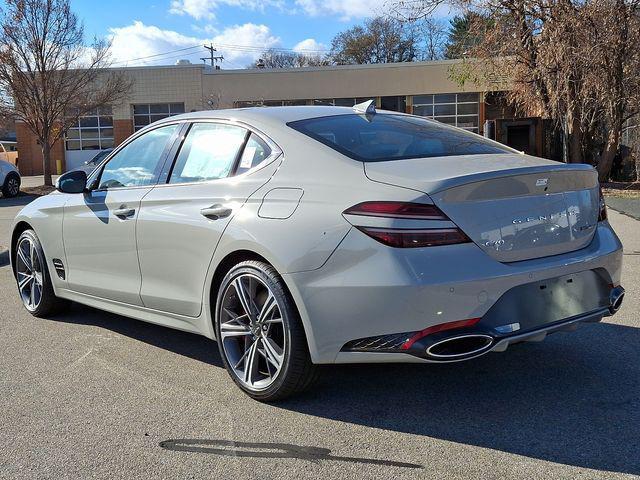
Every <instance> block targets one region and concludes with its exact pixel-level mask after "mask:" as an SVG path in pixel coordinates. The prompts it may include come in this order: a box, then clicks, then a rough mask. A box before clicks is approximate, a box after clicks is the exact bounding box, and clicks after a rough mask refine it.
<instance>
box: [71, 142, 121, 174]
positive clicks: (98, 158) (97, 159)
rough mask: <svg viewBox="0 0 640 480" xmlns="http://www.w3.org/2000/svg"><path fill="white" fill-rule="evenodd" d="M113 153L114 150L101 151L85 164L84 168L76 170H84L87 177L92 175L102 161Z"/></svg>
mask: <svg viewBox="0 0 640 480" xmlns="http://www.w3.org/2000/svg"><path fill="white" fill-rule="evenodd" d="M111 152H113V148H106V149H104V150H100V151H99V152H98V153H96V154H95V155H94V156H93V157H91V158H90V159H89V160H87V161H86V162H84V163H83V164H82V166H80V167H78V168H75V169H74V170H83V171H84V172H86V174H87V175H89V174H91V172H93V171H94V170H95V169H96V167H97V166H98V165H100V163H102V161H103V160H104V159H105V158H107V157H108V156H109V154H110V153H111Z"/></svg>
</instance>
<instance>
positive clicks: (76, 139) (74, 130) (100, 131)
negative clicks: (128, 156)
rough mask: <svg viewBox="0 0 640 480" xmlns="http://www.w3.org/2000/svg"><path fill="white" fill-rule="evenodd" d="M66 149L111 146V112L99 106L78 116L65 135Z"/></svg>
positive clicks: (92, 148) (94, 148)
mask: <svg viewBox="0 0 640 480" xmlns="http://www.w3.org/2000/svg"><path fill="white" fill-rule="evenodd" d="M65 148H66V149H67V150H104V149H106V148H113V112H112V110H111V107H100V108H97V109H95V110H93V111H92V112H89V113H87V114H86V115H83V116H81V117H80V118H78V122H77V123H76V124H74V125H72V126H71V128H69V130H67V133H66V135H65Z"/></svg>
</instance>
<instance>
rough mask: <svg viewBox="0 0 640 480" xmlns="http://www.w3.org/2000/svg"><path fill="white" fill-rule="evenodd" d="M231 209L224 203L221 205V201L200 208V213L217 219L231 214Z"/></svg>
mask: <svg viewBox="0 0 640 480" xmlns="http://www.w3.org/2000/svg"><path fill="white" fill-rule="evenodd" d="M231 211H232V210H231V209H230V208H227V207H225V206H224V205H220V204H219V203H218V204H216V205H211V206H210V207H209V208H203V209H202V210H200V214H202V215H203V216H205V217H207V218H209V219H211V220H217V219H219V218H225V217H228V216H229V215H231Z"/></svg>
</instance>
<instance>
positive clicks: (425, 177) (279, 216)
mask: <svg viewBox="0 0 640 480" xmlns="http://www.w3.org/2000/svg"><path fill="white" fill-rule="evenodd" d="M57 188H58V192H54V193H53V194H51V195H48V196H46V197H42V198H39V199H37V200H35V201H34V202H32V203H31V204H29V205H28V206H26V207H25V208H24V209H23V210H22V212H20V214H19V215H18V216H17V218H16V220H15V224H14V227H13V235H12V244H11V263H12V267H13V271H14V273H15V276H16V280H17V284H18V290H19V292H20V296H21V298H22V301H23V303H24V306H25V307H26V309H27V310H28V311H29V312H31V313H32V314H33V315H35V316H46V315H50V314H51V313H52V312H54V311H56V310H58V309H59V308H61V307H63V306H64V305H65V303H66V301H68V300H73V301H76V302H80V303H84V304H87V305H91V306H93V307H96V308H100V309H104V310H107V311H110V312H115V313H117V314H121V315H126V316H130V317H133V318H138V319H140V320H144V321H147V322H152V323H157V324H161V325H165V326H169V327H172V328H177V329H180V330H185V331H189V332H194V333H198V334H201V335H204V336H207V337H209V338H212V339H213V338H216V339H217V342H218V348H219V350H220V354H221V357H222V360H223V362H224V365H225V366H226V368H227V369H228V371H229V374H230V376H231V378H232V379H233V380H234V382H235V383H236V384H237V385H238V386H239V387H240V388H241V389H242V390H243V391H244V392H246V393H247V394H249V395H250V396H251V397H253V398H256V399H259V400H263V401H271V400H276V399H281V398H284V397H286V396H288V395H291V394H294V393H296V392H299V391H301V390H303V389H304V388H306V387H307V386H309V385H310V384H311V383H312V381H313V380H314V378H315V377H316V374H317V371H318V369H317V366H318V365H319V364H333V363H360V362H422V363H429V362H452V361H460V360H468V359H471V358H475V357H478V356H480V355H484V354H486V353H488V352H492V351H493V352H497V351H504V350H505V349H506V348H507V347H508V346H510V345H512V344H514V343H518V342H522V341H527V340H536V341H537V340H541V339H542V338H544V336H545V335H546V334H548V333H551V332H555V331H557V330H571V329H573V328H574V327H575V326H576V324H578V323H584V322H597V321H600V320H601V319H602V318H603V317H605V316H608V315H612V314H614V313H615V312H616V311H617V310H618V308H619V307H620V304H621V302H622V298H623V295H624V290H623V288H622V287H621V286H620V272H621V265H622V246H621V244H620V241H619V240H618V237H617V236H616V234H615V233H614V231H613V230H612V228H611V226H610V225H609V223H608V221H607V212H606V207H605V204H604V201H603V198H602V195H601V194H600V191H599V185H598V181H597V175H596V172H595V171H594V169H593V168H592V167H591V166H589V165H581V164H568V165H565V164H560V163H557V162H553V161H550V160H544V159H541V158H535V157H531V156H527V155H524V154H521V153H519V152H516V151H515V150H512V149H510V148H508V147H505V146H503V145H501V144H499V143H496V142H493V141H490V140H487V139H485V138H483V137H481V136H478V135H476V134H474V133H470V132H467V131H464V130H461V129H457V128H454V127H450V126H447V125H443V124H441V123H438V122H435V121H432V120H427V119H424V118H421V117H415V116H411V115H405V114H398V113H394V112H376V111H375V109H374V108H373V107H372V105H371V104H365V105H356V106H355V107H353V108H344V107H312V106H306V107H272V108H253V109H252V108H249V109H239V110H217V111H207V112H196V113H189V114H185V115H180V116H175V117H171V118H168V119H165V120H161V121H159V122H156V123H154V124H152V125H150V126H148V127H146V128H145V129H143V130H141V131H139V132H137V133H136V134H135V135H134V136H132V137H131V138H130V139H128V140H127V141H126V142H125V144H123V145H121V146H119V147H118V148H117V149H116V150H115V151H114V152H113V155H112V156H111V157H110V159H109V160H108V161H107V162H106V163H105V164H104V165H102V166H101V167H100V168H99V169H97V170H96V171H94V172H93V173H92V174H91V175H89V177H88V178H87V175H86V173H85V172H83V171H75V172H69V173H67V174H65V175H63V176H62V177H61V178H60V179H59V180H58V185H57ZM536 355H539V353H536ZM568 368H570V367H569V366H568Z"/></svg>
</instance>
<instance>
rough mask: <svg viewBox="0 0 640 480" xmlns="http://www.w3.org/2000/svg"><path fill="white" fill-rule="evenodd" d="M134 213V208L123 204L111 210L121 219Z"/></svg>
mask: <svg viewBox="0 0 640 480" xmlns="http://www.w3.org/2000/svg"><path fill="white" fill-rule="evenodd" d="M135 213H136V210H135V208H128V207H126V206H124V205H123V206H121V207H120V208H118V209H116V210H114V211H113V214H114V215H115V216H116V217H118V218H122V219H125V218H129V217H132V216H133V215H134V214H135Z"/></svg>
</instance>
